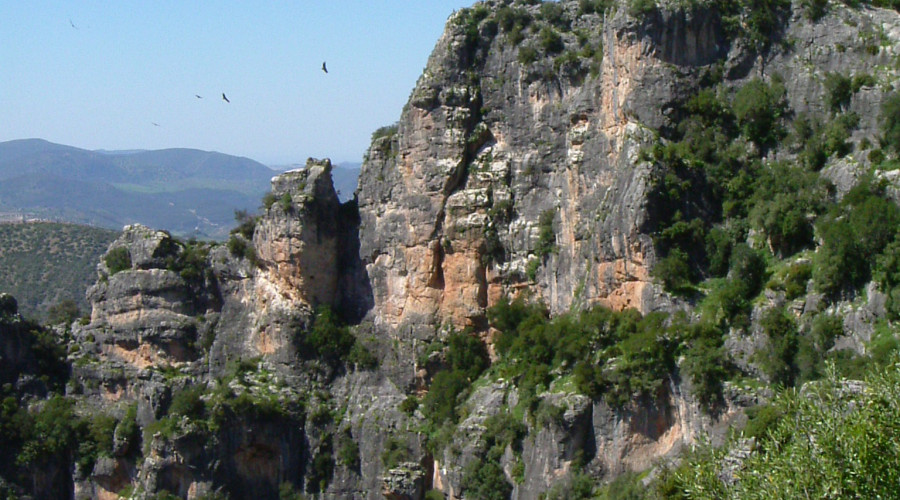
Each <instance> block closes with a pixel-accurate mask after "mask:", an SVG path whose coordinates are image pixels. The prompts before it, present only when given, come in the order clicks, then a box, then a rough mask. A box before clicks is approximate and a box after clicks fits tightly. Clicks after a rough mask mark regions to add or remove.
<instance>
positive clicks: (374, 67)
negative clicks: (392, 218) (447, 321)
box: [0, 0, 474, 165]
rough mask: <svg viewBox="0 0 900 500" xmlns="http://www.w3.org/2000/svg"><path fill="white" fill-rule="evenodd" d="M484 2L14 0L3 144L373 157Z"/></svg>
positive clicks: (1, 6)
mask: <svg viewBox="0 0 900 500" xmlns="http://www.w3.org/2000/svg"><path fill="white" fill-rule="evenodd" d="M472 3H474V1H473V0H407V1H401V0H390V1H388V0H385V1H362V0H360V1H341V0H333V1H318V0H317V1H311V0H310V1H269V2H246V1H242V2H238V1H228V2H199V1H184V0H179V1H152V2H151V1H140V2H138V1H119V0H117V1H115V2H109V1H103V2H101V1H78V2H71V1H40V0H38V1H31V0H29V1H14V0H0V19H3V23H2V24H0V71H2V74H3V77H2V78H0V141H7V140H12V139H25V138H33V137H36V138H42V139H47V140H49V141H52V142H57V143H61V144H67V145H70V146H76V147H80V148H85V149H162V148H172V147H187V148H197V149H203V150H211V151H220V152H223V153H228V154H233V155H238V156H246V157H249V158H253V159H255V160H258V161H261V162H263V163H266V164H273V165H274V164H282V165H283V164H292V163H302V162H304V161H305V160H306V158H307V157H310V156H312V157H317V158H325V157H329V158H331V159H332V160H333V161H335V162H342V161H360V160H361V158H362V155H363V153H364V152H365V150H366V148H367V147H368V143H369V137H370V135H371V133H372V131H374V130H375V129H376V128H378V127H380V126H382V125H387V124H390V123H393V122H395V121H396V120H397V119H398V118H399V117H400V112H401V109H402V107H403V105H404V104H405V103H406V101H407V99H408V97H409V94H410V91H411V90H412V88H413V86H414V85H415V82H416V79H417V78H418V76H419V75H420V74H421V72H422V69H423V68H424V67H425V63H426V61H427V59H428V55H429V54H430V53H431V50H432V49H433V48H434V44H435V42H437V40H438V38H439V37H440V34H441V33H442V31H443V28H444V24H445V23H446V20H447V18H448V17H449V16H450V14H452V13H453V11H455V10H458V9H460V8H462V7H467V6H470V5H471V4H472ZM73 25H74V26H73ZM323 61H327V63H328V70H329V73H328V74H327V75H326V74H325V73H323V72H322V71H321V69H320V68H321V66H322V62H323ZM223 92H224V93H225V94H227V95H228V98H229V99H230V100H231V103H230V104H228V103H225V102H224V101H223V100H222V98H221V94H222V93H223ZM195 94H199V95H201V96H203V99H198V98H196V97H195ZM154 123H156V124H158V125H154Z"/></svg>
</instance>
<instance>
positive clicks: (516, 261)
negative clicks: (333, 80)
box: [357, 2, 725, 340]
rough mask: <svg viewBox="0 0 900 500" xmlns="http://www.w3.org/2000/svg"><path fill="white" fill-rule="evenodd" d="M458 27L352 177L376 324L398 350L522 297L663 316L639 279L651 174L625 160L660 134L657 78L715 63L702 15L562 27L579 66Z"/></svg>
mask: <svg viewBox="0 0 900 500" xmlns="http://www.w3.org/2000/svg"><path fill="white" fill-rule="evenodd" d="M561 5H562V6H563V7H564V8H565V9H567V10H569V11H573V12H570V15H571V14H574V10H575V9H576V8H577V5H576V3H575V2H569V3H563V4H561ZM494 7H495V8H496V7H497V6H494ZM523 8H524V7H523ZM531 13H532V14H533V15H535V16H537V15H539V14H538V9H537V7H532V8H531ZM466 15H467V14H466V13H458V14H457V15H456V17H454V18H451V19H450V21H449V23H448V29H447V31H446V32H445V33H444V35H443V36H442V37H441V39H440V40H439V41H438V43H437V46H436V47H435V49H434V52H433V54H432V56H431V58H430V60H429V62H428V66H427V68H426V70H425V72H424V74H423V75H422V77H421V78H420V80H419V82H418V83H417V85H416V88H415V89H414V90H413V93H412V97H411V99H410V102H409V104H408V106H407V107H406V108H405V109H404V112H403V115H402V116H401V118H400V121H399V123H398V126H397V131H396V134H395V135H392V136H389V137H384V138H380V139H378V140H376V141H375V142H374V143H373V145H372V147H371V149H370V150H369V155H368V158H367V161H366V162H365V163H364V165H363V169H362V174H361V179H360V185H359V186H360V187H359V191H358V193H357V195H358V199H359V210H360V218H361V225H360V231H359V234H360V256H361V258H362V259H363V261H364V262H365V264H366V266H367V270H368V274H369V277H370V280H371V284H372V290H373V298H374V307H373V309H372V311H371V317H372V318H373V320H374V321H375V323H376V325H378V326H380V327H382V328H383V329H385V330H386V331H389V332H392V333H391V335H393V336H396V337H398V338H400V339H403V340H413V339H418V340H430V338H431V337H433V335H434V333H433V332H434V325H452V326H453V327H455V328H457V329H459V328H464V327H468V326H471V327H475V328H478V329H480V328H483V327H484V325H485V318H484V313H485V309H486V308H487V307H489V306H491V305H492V304H493V303H495V302H496V301H497V300H498V299H499V298H500V297H502V296H516V295H518V294H519V293H521V292H523V291H525V290H527V291H528V293H531V294H533V295H534V298H535V299H540V300H543V301H544V302H545V303H547V304H548V305H549V306H550V307H551V310H552V311H553V312H561V311H567V310H569V309H571V308H573V307H584V306H588V305H592V304H603V305H605V306H608V307H611V308H613V309H623V308H636V309H638V310H641V311H642V312H648V311H652V310H655V309H659V308H666V307H670V305H668V302H667V301H666V299H664V298H663V297H662V295H661V294H660V290H659V288H658V286H657V285H655V284H654V283H653V281H652V279H651V278H650V276H649V269H650V267H651V265H652V263H653V262H654V259H655V255H654V251H653V246H652V242H651V239H650V237H649V235H648V234H647V232H646V231H645V230H643V226H644V224H645V222H646V217H647V212H646V207H645V203H646V193H647V190H648V189H649V187H648V177H649V174H650V169H651V165H650V164H649V163H647V162H642V161H640V160H639V159H638V151H639V149H640V148H641V146H642V145H644V144H646V143H647V142H648V141H650V140H652V139H653V138H654V134H653V132H652V131H651V129H650V128H648V127H659V126H661V125H663V124H665V123H666V117H665V116H664V112H665V110H666V108H667V105H668V104H669V103H670V101H672V100H673V99H674V98H675V97H676V96H677V92H676V88H675V82H676V81H677V80H676V79H675V78H673V77H672V75H673V74H674V73H676V72H678V71H688V70H690V69H691V68H693V67H696V66H700V65H703V64H709V63H710V62H711V61H713V60H715V59H716V58H717V57H721V56H722V55H723V51H724V48H723V47H725V45H724V43H723V40H722V35H721V33H720V32H719V31H718V28H717V26H718V24H717V18H716V17H715V16H714V15H713V14H708V15H706V14H696V15H693V16H688V15H687V14H685V13H683V12H679V13H672V14H665V15H663V14H659V15H657V16H655V17H654V18H652V19H651V20H649V21H647V22H646V24H637V23H636V22H635V21H634V20H633V19H632V18H628V17H627V16H625V15H624V13H621V12H620V13H619V14H617V15H616V16H615V17H614V18H611V19H609V18H607V19H604V18H603V17H601V16H599V15H595V14H592V15H584V16H573V17H572V19H573V21H572V23H573V30H581V31H582V32H584V33H589V38H588V41H587V42H586V43H588V44H591V45H593V46H595V47H596V49H597V50H598V51H602V62H599V63H595V64H596V66H595V67H593V68H589V67H588V64H589V63H590V61H587V62H584V61H579V60H577V59H576V61H575V62H570V63H566V64H563V65H559V64H558V63H555V62H554V61H553V60H552V59H539V60H538V61H535V62H529V63H522V62H521V57H520V54H521V52H522V51H523V50H524V47H525V46H527V45H529V43H528V42H523V43H521V44H520V45H519V46H515V45H513V44H512V43H510V42H509V41H508V40H506V38H505V37H504V36H502V35H492V34H491V32H490V31H489V29H490V28H488V27H487V24H486V23H483V24H481V25H478V24H476V26H478V29H479V30H480V33H479V35H480V38H479V39H478V40H477V41H475V42H473V41H472V40H470V39H469V38H467V37H468V36H469V35H467V32H466V26H467V24H466V23H469V22H470V21H469V20H468V18H466V17H465V16H466ZM494 29H495V30H496V26H494ZM562 36H563V37H564V39H565V42H566V43H567V44H568V43H572V44H574V43H575V41H574V37H575V35H574V34H572V33H564V34H563V35H562ZM569 37H571V38H573V40H569V39H568V38H569ZM531 45H533V43H531ZM597 59H599V56H598V57H597Z"/></svg>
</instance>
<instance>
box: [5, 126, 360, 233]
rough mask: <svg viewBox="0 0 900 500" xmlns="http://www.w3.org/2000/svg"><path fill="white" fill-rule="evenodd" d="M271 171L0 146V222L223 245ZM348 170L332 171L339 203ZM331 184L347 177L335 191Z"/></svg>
mask: <svg viewBox="0 0 900 500" xmlns="http://www.w3.org/2000/svg"><path fill="white" fill-rule="evenodd" d="M276 174H277V172H275V171H273V170H272V169H270V168H269V167H267V166H265V165H263V164H261V163H259V162H256V161H253V160H251V159H249V158H242V157H236V156H230V155H226V154H222V153H215V152H208V151H199V150H195V149H164V150H157V151H89V150H85V149H79V148H75V147H71V146H64V145H60V144H54V143H51V142H48V141H45V140H41V139H23V140H15V141H8V142H2V143H0V221H2V220H4V219H16V218H19V219H21V218H40V219H49V220H57V221H66V222H74V223H81V224H90V225H94V226H100V227H107V228H110V229H116V230H120V229H122V227H123V226H125V225H126V224H132V223H141V224H145V225H147V226H150V227H154V228H160V229H166V230H168V231H171V232H172V233H174V234H177V235H180V236H194V237H198V238H212V239H223V238H225V237H226V236H227V235H228V231H229V230H230V229H231V228H232V227H234V211H235V210H248V211H250V212H254V211H256V209H257V208H258V207H259V205H260V199H261V198H262V195H263V194H265V193H266V192H268V191H269V189H270V181H271V179H272V177H273V176H274V175H276ZM356 174H358V168H357V169H356V170H353V168H352V167H351V168H350V169H344V168H336V169H335V183H336V187H337V189H340V190H341V192H342V198H343V199H346V198H349V197H352V195H353V191H354V190H355V188H356ZM338 178H347V179H349V178H352V186H351V185H350V184H349V182H350V181H346V182H345V184H347V186H349V187H338V186H337V184H338Z"/></svg>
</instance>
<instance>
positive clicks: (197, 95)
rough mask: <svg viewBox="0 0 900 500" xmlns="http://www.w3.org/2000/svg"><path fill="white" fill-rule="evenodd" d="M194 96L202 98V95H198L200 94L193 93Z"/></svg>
mask: <svg viewBox="0 0 900 500" xmlns="http://www.w3.org/2000/svg"><path fill="white" fill-rule="evenodd" d="M223 95H224V94H223ZM194 97H196V98H197V99H203V96H202V95H200V94H194Z"/></svg>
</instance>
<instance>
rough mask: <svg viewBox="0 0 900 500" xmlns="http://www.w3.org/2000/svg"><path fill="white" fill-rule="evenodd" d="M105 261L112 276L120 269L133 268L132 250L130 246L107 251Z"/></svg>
mask: <svg viewBox="0 0 900 500" xmlns="http://www.w3.org/2000/svg"><path fill="white" fill-rule="evenodd" d="M103 261H104V262H106V267H107V268H108V269H109V274H110V276H112V275H113V274H116V273H118V272H120V271H125V270H129V269H131V252H130V251H129V250H128V247H116V248H113V249H112V250H110V251H109V252H106V256H104V257H103Z"/></svg>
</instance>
